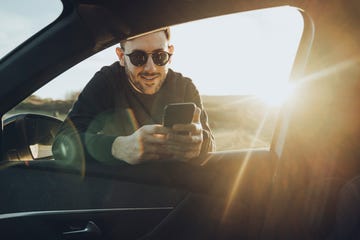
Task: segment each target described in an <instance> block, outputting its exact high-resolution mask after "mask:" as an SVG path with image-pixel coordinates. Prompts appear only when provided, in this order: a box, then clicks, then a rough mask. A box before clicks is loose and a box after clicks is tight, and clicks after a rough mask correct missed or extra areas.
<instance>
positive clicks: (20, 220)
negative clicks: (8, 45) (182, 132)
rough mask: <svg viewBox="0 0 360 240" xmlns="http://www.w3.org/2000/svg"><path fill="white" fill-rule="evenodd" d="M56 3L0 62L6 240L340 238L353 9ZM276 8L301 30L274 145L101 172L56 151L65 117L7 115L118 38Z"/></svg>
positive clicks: (358, 59) (1, 231)
mask: <svg viewBox="0 0 360 240" xmlns="http://www.w3.org/2000/svg"><path fill="white" fill-rule="evenodd" d="M61 3H62V5H63V6H62V7H63V9H62V12H61V14H60V16H59V17H58V18H56V20H55V21H53V22H52V23H50V24H49V25H48V26H46V27H45V28H43V29H42V30H40V31H39V32H37V33H36V34H35V35H33V36H32V37H30V38H29V39H27V40H26V41H24V42H23V43H22V44H21V45H19V46H17V47H16V48H15V49H13V50H12V51H11V52H10V53H8V54H7V55H6V56H4V57H2V58H1V59H0V81H1V88H0V116H1V118H2V121H1V124H2V126H1V130H0V145H1V159H0V188H1V191H2V193H1V196H0V237H1V238H2V239H108V240H110V239H337V232H336V230H337V211H338V199H339V194H340V191H341V189H342V187H343V186H344V185H345V184H346V183H347V182H349V181H350V180H351V179H353V178H354V177H356V176H358V175H359V173H360V159H359V157H360V151H359V149H360V146H359V145H360V144H359V143H360V141H359V140H360V111H359V109H360V99H359V98H360V94H359V91H360V68H359V66H360V45H359V44H358V42H359V40H360V30H359V28H358V25H359V23H360V3H358V2H357V1H356V0H349V1H346V2H345V1H341V0H334V1H327V2H325V1H320V0H315V1H311V0H304V1H300V0H295V1H294V0H293V1H289V0H273V1H256V0H250V1H245V0H223V1H216V0H197V1H194V0H179V1H172V2H169V1H163V0H153V1H146V0H138V1H128V0H61ZM279 6H291V7H294V8H296V9H297V10H298V12H299V14H301V16H302V19H303V32H302V35H301V39H300V40H299V45H298V48H297V52H296V55H295V59H294V62H293V64H292V69H291V73H290V80H289V81H291V82H292V83H293V84H294V85H295V86H296V88H295V90H294V91H293V92H292V94H291V96H289V98H288V99H287V100H286V101H285V102H284V103H283V104H282V106H281V108H280V110H279V113H278V117H277V119H276V123H275V127H274V131H273V135H272V139H271V142H270V146H269V148H245V149H234V150H219V151H215V152H211V153H208V155H207V156H206V158H204V159H201V161H197V162H194V163H186V162H157V163H144V164H139V165H126V164H115V165H114V164H111V165H110V164H109V165H107V164H103V163H101V162H92V161H87V160H86V159H85V158H84V156H83V155H82V154H81V153H79V155H78V156H77V157H78V160H77V161H76V162H66V161H64V162H62V161H57V160H54V159H53V158H52V153H51V144H52V141H53V140H54V137H55V135H56V131H57V129H58V127H59V126H60V125H61V124H62V120H61V119H59V118H57V117H56V116H49V115H43V114H36V113H28V112H23V113H21V114H16V115H13V116H10V117H5V116H6V114H7V113H9V112H10V111H11V110H12V109H13V108H14V107H16V106H17V105H18V104H20V103H21V102H23V101H24V100H25V99H27V98H28V97H29V96H31V95H32V94H33V93H34V92H35V91H37V90H38V89H40V88H41V87H43V86H45V85H46V84H48V83H50V82H51V81H52V80H53V79H54V78H56V77H57V76H60V75H61V74H62V73H64V72H66V71H67V70H68V69H70V68H71V67H73V66H75V65H77V64H79V63H80V62H82V61H84V60H86V59H87V58H89V57H91V56H93V55H95V54H97V53H98V52H100V51H102V50H104V49H106V48H108V47H110V46H114V45H115V44H118V43H119V42H120V41H121V40H124V39H126V38H129V37H133V36H137V35H140V34H144V33H147V32H151V31H154V30H156V29H160V28H163V27H165V26H173V25H178V24H182V23H187V22H192V21H195V20H201V19H207V18H210V17H217V16H222V15H227V14H233V13H238V12H248V11H253V10H259V9H266V8H273V7H279ZM39 8H41V6H39ZM199 31H201V30H199ZM239 68H241V66H239ZM234 71H235V70H234ZM238 71H241V69H239V70H238ZM259 71H261V69H259ZM271 80H272V79H268V81H271ZM239 127H240V128H241V126H239ZM34 146H36V147H38V148H40V147H41V148H42V152H44V153H43V154H42V155H41V156H40V155H39V149H37V148H36V149H34Z"/></svg>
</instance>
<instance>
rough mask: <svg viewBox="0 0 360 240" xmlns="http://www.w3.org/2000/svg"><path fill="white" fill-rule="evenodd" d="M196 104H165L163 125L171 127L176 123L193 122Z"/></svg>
mask: <svg viewBox="0 0 360 240" xmlns="http://www.w3.org/2000/svg"><path fill="white" fill-rule="evenodd" d="M195 108H196V105H195V103H192V102H188V103H171V104H168V105H166V106H165V108H164V115H163V125H164V126H165V127H169V128H171V127H172V126H173V125H174V124H187V123H191V122H192V119H193V116H194V112H195Z"/></svg>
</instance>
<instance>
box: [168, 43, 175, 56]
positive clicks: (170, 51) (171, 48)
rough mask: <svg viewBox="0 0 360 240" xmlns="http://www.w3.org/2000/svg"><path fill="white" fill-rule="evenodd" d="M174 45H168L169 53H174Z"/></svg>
mask: <svg viewBox="0 0 360 240" xmlns="http://www.w3.org/2000/svg"><path fill="white" fill-rule="evenodd" d="M174 50H175V49H174V45H169V47H168V51H169V53H171V54H174Z"/></svg>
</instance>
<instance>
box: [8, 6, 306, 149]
mask: <svg viewBox="0 0 360 240" xmlns="http://www.w3.org/2000/svg"><path fill="white" fill-rule="evenodd" d="M302 31H303V18H302V15H301V14H300V13H299V11H298V10H297V9H295V8H292V7H277V8H270V9H264V10H257V11H249V12H244V13H239V14H231V15H228V16H221V17H216V18H211V19H205V20H201V21H196V22H191V23H186V24H181V25H177V26H173V27H172V28H171V35H172V36H171V38H172V40H171V41H172V44H173V45H174V46H175V53H174V55H173V57H172V63H171V66H170V67H171V68H172V69H173V70H175V71H178V72H181V73H182V74H183V75H185V76H187V77H190V78H191V79H192V80H193V82H194V83H195V85H196V86H197V87H198V89H199V92H200V94H201V96H202V98H203V104H204V106H205V108H206V110H207V112H208V115H209V123H210V126H211V128H212V130H213V132H214V135H215V140H216V145H217V150H218V151H221V150H233V149H244V148H258V147H261V148H262V147H265V148H266V147H269V146H270V144H271V139H272V134H273V130H274V127H275V122H276V116H277V112H278V110H279V107H280V105H281V103H282V102H283V101H284V99H285V98H286V96H287V94H288V93H289V91H290V89H291V88H290V86H289V85H288V80H289V76H290V73H291V69H292V64H293V62H294V58H295V55H296V51H297V48H298V45H299V42H300V38H301V34H302ZM115 47H117V46H112V47H110V48H108V49H106V50H104V51H102V52H100V53H98V54H96V55H94V56H92V57H91V58H89V59H87V60H85V61H83V62H81V63H79V64H78V65H76V66H74V67H73V68H72V69H70V70H68V71H67V72H65V73H64V74H62V75H60V76H59V77H57V78H56V79H54V80H53V81H51V82H50V83H49V84H47V85H45V86H44V87H43V88H41V89H39V90H38V91H37V92H35V93H34V94H33V95H32V96H31V97H29V98H28V99H26V100H25V101H24V102H23V103H21V104H20V105H18V106H17V107H16V108H15V109H13V110H12V112H10V113H9V114H14V113H18V112H21V111H32V112H40V113H44V114H48V115H51V116H55V117H58V118H60V119H64V118H65V116H66V113H67V112H68V111H69V109H70V108H71V106H72V103H73V102H74V101H75V100H76V98H77V96H78V94H79V92H80V91H81V90H82V88H83V87H84V86H85V84H86V83H87V82H88V81H89V80H90V79H91V77H92V76H93V75H94V73H95V72H96V71H97V70H99V69H100V68H101V67H102V66H104V65H110V64H112V63H113V62H115V61H117V56H116V54H115Z"/></svg>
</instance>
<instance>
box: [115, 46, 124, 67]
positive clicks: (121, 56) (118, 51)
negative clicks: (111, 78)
mask: <svg viewBox="0 0 360 240" xmlns="http://www.w3.org/2000/svg"><path fill="white" fill-rule="evenodd" d="M116 55H117V56H118V58H119V62H120V65H121V66H123V67H124V66H125V53H124V50H123V49H122V48H119V47H117V48H116Z"/></svg>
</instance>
